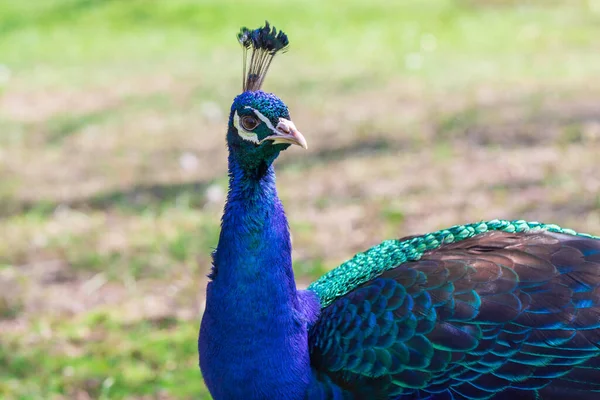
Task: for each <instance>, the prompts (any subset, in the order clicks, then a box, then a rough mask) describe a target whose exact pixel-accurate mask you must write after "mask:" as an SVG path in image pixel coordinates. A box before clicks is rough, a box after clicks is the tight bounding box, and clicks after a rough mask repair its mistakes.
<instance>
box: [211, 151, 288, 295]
mask: <svg viewBox="0 0 600 400" xmlns="http://www.w3.org/2000/svg"><path fill="white" fill-rule="evenodd" d="M291 253H292V246H291V242H290V234H289V228H288V222H287V218H286V217H285V213H284V210H283V205H282V204H281V201H280V200H279V198H278V197H277V190H276V188H275V172H274V170H273V167H272V166H269V167H264V168H263V169H262V171H261V172H257V171H252V172H247V171H246V170H244V169H242V168H241V167H240V166H239V164H238V163H237V162H236V160H235V159H234V158H233V156H230V157H229V194H228V196H227V202H226V204H225V210H224V213H223V220H222V224H221V235H220V237H219V244H218V246H217V250H216V252H215V255H214V260H213V261H214V271H213V275H214V280H215V281H218V282H219V283H220V284H223V285H227V286H229V287H234V286H239V285H241V286H244V287H246V286H247V285H256V284H257V283H260V282H265V281H268V282H273V280H274V282H276V283H277V284H276V285H273V284H272V283H271V284H270V285H268V286H269V287H271V289H272V290H273V291H275V292H277V295H284V296H287V297H288V298H290V297H294V296H293V295H294V294H295V291H296V284H295V282H294V273H293V270H292V257H291ZM269 280H272V281H269ZM282 289H283V290H282ZM271 294H274V293H271ZM279 300H283V299H279Z"/></svg>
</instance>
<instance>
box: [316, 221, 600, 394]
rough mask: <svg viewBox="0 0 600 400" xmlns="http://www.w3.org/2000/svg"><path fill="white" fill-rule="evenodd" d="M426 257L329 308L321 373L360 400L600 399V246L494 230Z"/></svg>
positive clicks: (319, 331)
mask: <svg viewBox="0 0 600 400" xmlns="http://www.w3.org/2000/svg"><path fill="white" fill-rule="evenodd" d="M507 222H508V221H507ZM509 230H510V229H509ZM433 235H435V234H433ZM427 236H428V235H425V236H421V237H417V238H416V239H423V238H426V237H427ZM411 241H412V242H414V241H415V238H407V239H405V240H401V241H399V243H410V242H411ZM417 241H418V240H417ZM416 258H418V259H416V260H415V261H408V262H404V263H401V264H399V265H396V266H395V267H393V268H389V269H386V270H385V271H383V272H382V273H381V274H380V275H379V276H377V277H375V278H372V279H369V280H367V281H365V282H363V283H362V284H360V285H359V286H357V287H355V288H353V289H351V290H349V291H347V292H346V293H345V294H343V295H341V296H339V297H338V298H337V299H335V300H333V301H331V303H330V304H329V305H327V306H325V307H324V309H323V310H322V313H321V315H320V318H319V320H318V321H317V322H316V323H315V324H314V326H313V327H312V328H311V330H310V338H309V345H310V350H311V363H312V365H313V368H314V369H315V371H318V372H319V373H320V374H324V375H327V376H328V377H329V379H330V380H331V381H332V382H333V383H335V384H336V385H337V386H339V387H340V388H342V389H343V390H346V391H348V392H349V393H352V394H354V396H356V398H381V399H393V398H407V399H412V398H414V399H446V398H447V399H490V398H494V399H500V398H509V397H511V396H512V398H513V399H514V398H515V396H517V398H519V399H525V398H531V399H540V398H541V399H559V398H564V396H566V395H567V393H569V394H570V396H573V395H576V396H577V398H586V397H585V396H592V395H591V394H590V393H594V392H596V394H595V395H593V396H600V369H597V367H598V366H599V365H600V361H598V360H597V358H596V357H597V356H598V355H599V354H600V350H599V348H598V347H599V345H600V315H599V314H600V289H599V287H600V240H597V239H594V238H591V237H587V236H578V235H572V234H566V233H552V232H547V231H537V230H528V231H525V232H514V233H509V232H505V231H502V230H501V231H489V232H485V233H480V234H476V235H474V236H473V237H470V238H467V239H463V240H460V241H457V242H455V243H450V244H442V245H440V246H439V247H438V248H435V249H431V250H427V251H425V252H424V253H423V254H422V255H420V256H418V257H416ZM359 270H360V269H359ZM333 276H336V275H335V274H333ZM333 279H335V278H333ZM328 284H330V285H333V284H334V283H332V282H328V281H327V280H325V281H321V282H320V286H319V287H321V288H323V287H324V286H327V285H328ZM594 398H596V397H594Z"/></svg>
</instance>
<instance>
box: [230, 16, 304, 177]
mask: <svg viewBox="0 0 600 400" xmlns="http://www.w3.org/2000/svg"><path fill="white" fill-rule="evenodd" d="M238 40H239V42H240V43H241V44H242V47H243V49H244V72H243V88H244V92H243V93H242V94H240V95H239V96H237V97H236V98H235V99H234V101H233V104H232V106H231V113H230V115H229V130H228V133H227V145H228V147H229V151H230V154H231V155H232V156H233V157H234V158H236V160H237V161H238V163H239V164H240V165H241V166H242V167H243V168H246V169H252V170H254V169H256V168H257V167H261V166H269V165H270V164H271V163H272V162H273V161H274V160H275V158H277V156H278V155H279V153H280V152H281V151H282V150H285V149H287V148H288V147H289V146H290V145H292V144H295V145H298V146H300V147H302V148H305V149H306V148H307V144H306V140H305V139H304V136H302V134H301V133H300V132H299V131H298V129H296V126H295V125H294V123H293V122H292V121H291V119H290V113H289V111H288V108H287V106H286V105H285V103H284V102H283V101H281V99H279V98H278V97H277V96H275V95H274V94H272V93H266V92H263V91H261V90H260V88H261V86H262V83H263V81H264V79H265V76H266V73H267V70H268V68H269V66H270V64H271V61H272V60H273V57H275V54H277V53H278V52H280V51H285V49H286V48H287V46H288V43H289V42H288V39H287V36H286V35H285V34H284V33H283V32H282V31H279V32H278V31H277V30H276V29H275V27H273V28H272V29H271V28H270V27H269V23H268V22H266V23H265V26H264V27H261V28H258V29H255V30H252V31H251V30H249V29H247V28H242V29H241V31H240V33H239V34H238ZM248 49H251V52H252V55H251V57H250V63H249V66H248V69H246V64H247V63H246V60H247V58H248Z"/></svg>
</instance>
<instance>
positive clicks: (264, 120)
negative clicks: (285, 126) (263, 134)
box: [244, 106, 277, 133]
mask: <svg viewBox="0 0 600 400" xmlns="http://www.w3.org/2000/svg"><path fill="white" fill-rule="evenodd" d="M244 108H248V109H250V110H252V111H253V112H254V114H255V115H256V116H257V117H258V119H260V120H261V121H262V122H264V123H265V125H267V128H269V129H270V130H272V131H273V132H275V133H277V129H275V127H274V126H273V124H272V123H271V121H270V120H269V118H267V117H265V116H264V115H263V114H262V113H261V112H260V111H258V110H257V109H255V108H252V107H249V106H245V107H244Z"/></svg>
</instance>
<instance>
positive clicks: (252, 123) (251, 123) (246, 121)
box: [241, 115, 260, 131]
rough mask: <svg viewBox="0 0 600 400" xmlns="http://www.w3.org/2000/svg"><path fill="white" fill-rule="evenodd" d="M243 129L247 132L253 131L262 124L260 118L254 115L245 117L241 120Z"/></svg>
mask: <svg viewBox="0 0 600 400" xmlns="http://www.w3.org/2000/svg"><path fill="white" fill-rule="evenodd" d="M241 122H242V127H243V128H244V129H245V130H247V131H253V130H254V129H256V127H257V126H258V125H259V124H260V121H259V120H258V118H256V117H253V116H252V115H244V116H243V117H242V119H241Z"/></svg>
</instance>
